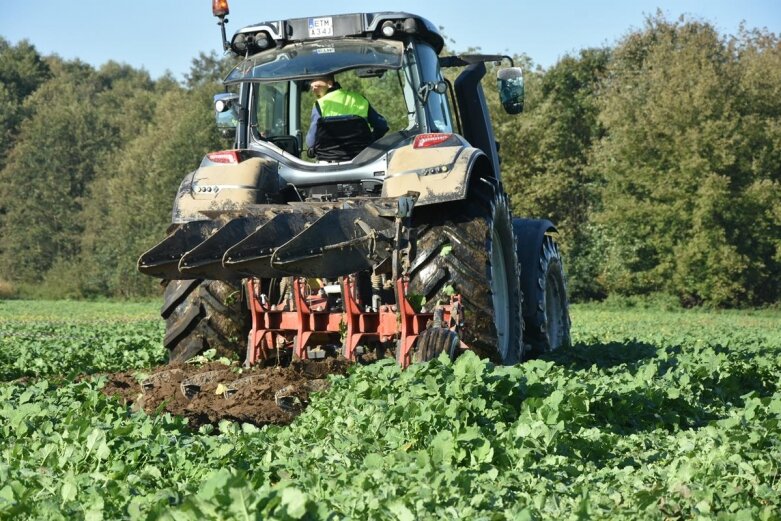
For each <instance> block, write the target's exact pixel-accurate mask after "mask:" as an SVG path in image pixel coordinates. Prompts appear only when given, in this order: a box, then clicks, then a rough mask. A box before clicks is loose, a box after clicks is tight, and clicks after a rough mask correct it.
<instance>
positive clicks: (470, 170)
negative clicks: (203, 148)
mask: <svg viewBox="0 0 781 521" xmlns="http://www.w3.org/2000/svg"><path fill="white" fill-rule="evenodd" d="M215 4H216V5H217V7H215V15H217V16H219V17H220V25H221V27H222V29H223V39H224V47H225V48H226V50H230V51H231V52H233V53H234V54H236V55H237V56H240V57H243V61H241V62H240V63H239V64H238V65H237V66H236V67H235V68H234V69H233V71H231V72H230V74H229V75H228V76H227V78H226V80H225V84H226V90H227V91H226V92H225V93H221V94H218V95H217V96H215V113H216V118H217V125H218V127H219V129H220V130H221V132H222V133H223V134H224V135H225V136H227V137H229V138H230V139H232V140H233V148H231V149H230V150H225V151H220V152H215V153H211V154H207V156H206V157H205V158H204V159H203V161H202V162H201V165H200V167H199V168H198V169H197V170H196V171H194V172H191V173H190V174H188V175H187V176H186V177H185V179H184V180H183V181H182V183H181V186H180V188H179V190H178V193H177V196H176V200H175V202H174V209H173V226H172V231H171V233H170V234H169V235H168V237H166V238H165V239H164V240H163V241H162V242H160V243H159V244H157V245H156V246H154V247H152V248H151V249H150V250H149V251H147V252H146V253H144V254H143V255H142V256H141V258H140V259H139V262H138V268H139V270H140V271H141V272H143V273H146V274H148V275H150V276H154V277H159V278H162V279H165V280H167V281H168V283H167V287H166V293H165V303H164V305H163V309H162V315H163V317H164V318H165V319H166V325H167V328H166V338H165V344H166V347H167V348H168V349H169V352H170V359H171V360H172V361H181V360H185V359H187V358H189V357H191V356H193V355H196V354H198V353H199V352H201V351H202V350H204V349H206V348H209V347H216V348H219V349H223V350H236V351H240V352H245V353H246V362H247V363H248V364H253V363H256V362H258V361H261V360H269V359H274V360H279V359H289V358H290V357H296V358H319V357H323V356H326V355H329V354H334V353H336V352H338V353H339V354H341V355H343V356H344V357H346V358H347V359H349V360H353V359H355V358H356V357H358V356H362V355H363V356H366V355H370V354H372V353H373V354H374V356H387V355H388V354H393V355H394V356H395V357H396V359H397V360H398V361H399V363H400V364H401V365H402V366H407V365H408V364H409V363H411V362H413V361H426V360H429V359H431V358H432V357H435V356H437V355H438V354H439V353H442V352H446V353H448V355H449V356H451V357H455V356H457V355H458V353H460V352H461V351H463V350H464V349H471V350H474V351H476V352H477V353H478V354H479V355H481V356H484V357H488V358H491V359H492V360H494V361H495V362H497V363H503V364H512V363H516V362H519V361H520V360H522V358H523V356H524V354H525V351H526V350H527V349H530V348H534V349H537V350H549V349H556V348H558V347H560V346H563V345H566V344H567V343H568V342H569V314H568V307H567V297H566V285H565V278H564V271H563V267H562V261H561V256H560V254H559V250H558V247H557V245H556V242H555V240H554V235H555V232H556V230H555V228H554V226H553V224H552V223H550V222H549V221H547V220H530V219H518V218H513V217H512V216H511V212H510V208H509V204H508V197H507V195H506V194H505V193H504V190H503V188H502V182H501V174H500V168H499V165H500V162H499V154H498V148H499V147H498V143H497V142H496V140H495V138H494V135H493V130H492V127H491V118H490V114H489V112H488V108H487V104H486V100H485V96H484V92H483V88H482V86H481V80H482V79H483V78H484V77H485V75H486V73H487V71H488V68H487V67H486V63H491V62H496V63H497V64H498V63H500V62H503V61H509V62H510V65H511V66H510V67H507V68H498V67H497V66H491V67H492V68H494V69H497V70H496V72H495V74H496V76H497V82H498V87H499V96H500V99H501V102H502V105H503V107H504V109H505V110H506V111H507V112H508V113H510V114H517V113H519V112H520V111H521V110H522V109H523V80H522V73H521V70H520V69H519V68H516V67H513V66H512V60H511V59H510V58H508V57H505V56H494V55H463V56H443V57H440V56H439V53H440V51H441V50H442V48H443V44H444V42H443V39H442V36H441V35H440V34H439V33H438V31H437V30H436V28H435V26H434V25H433V24H431V23H430V22H429V21H427V20H425V19H423V18H421V17H419V16H415V15H411V14H408V13H369V14H348V15H334V16H322V17H314V18H301V19H292V20H282V21H273V22H265V23H260V24H255V25H252V26H248V27H245V28H243V29H240V30H239V31H237V32H236V33H235V34H234V35H233V37H232V39H231V40H230V41H228V40H227V39H226V37H225V31H224V23H225V22H226V20H225V19H224V17H225V15H226V14H227V4H226V3H225V2H216V3H215ZM447 69H452V70H453V74H452V75H451V74H447V75H446V74H445V71H446V70H447ZM335 76H336V77H338V81H339V83H337V84H335V85H334V84H333V79H336V78H335ZM449 76H453V78H454V81H451V80H450V79H448V77H449ZM323 78H326V79H328V78H330V79H331V85H330V87H329V90H328V92H333V91H334V90H339V88H340V87H342V85H343V86H344V87H342V88H345V90H347V88H349V91H350V92H352V91H358V92H361V93H363V95H364V96H365V98H366V99H368V100H369V101H370V102H371V105H370V109H369V110H368V111H367V110H366V108H365V105H364V108H363V110H364V112H363V114H364V116H365V117H363V119H362V117H361V116H356V115H355V114H347V115H336V116H334V115H332V114H330V112H328V113H327V112H323V111H322V108H321V106H320V103H319V102H317V103H315V102H316V101H317V100H316V98H315V97H314V96H313V94H310V93H309V89H308V86H309V85H310V84H311V85H312V89H311V90H312V92H313V93H314V94H317V93H318V88H319V87H317V85H316V82H322V81H325V80H323ZM340 84H341V85H340ZM358 99H360V98H358ZM313 106H314V107H315V108H314V109H313V108H312V107H313ZM366 114H368V116H366ZM375 114H384V115H385V117H386V118H387V121H388V126H390V132H388V133H386V134H385V135H382V136H379V135H377V134H378V133H377V127H378V124H377V122H378V121H379V120H378V119H377V118H376V117H375ZM380 118H381V119H383V118H382V117H381V116H380ZM364 120H366V121H364ZM345 122H348V123H349V124H346V123H345ZM370 123H371V124H372V125H374V127H375V128H374V129H369V124H370ZM356 124H357V126H356ZM315 128H316V132H315ZM356 128H358V129H359V130H360V129H361V128H365V129H366V131H367V132H371V131H372V130H373V131H374V135H371V137H370V138H367V136H368V135H370V134H363V135H362V136H360V137H359V136H357V134H356V133H354V132H352V130H353V129H356ZM324 129H325V130H324ZM334 129H337V130H334ZM310 131H311V132H310ZM328 132H330V133H328ZM381 133H382V132H379V134H381ZM307 134H310V139H308V140H307V141H309V146H307V147H306V153H305V152H304V149H305V147H304V142H305V140H304V136H305V135H307ZM313 136H314V138H315V140H314V142H312V141H311V137H313ZM504 159H505V161H508V160H511V158H504ZM524 328H525V329H526V339H525V340H524ZM244 338H248V341H247V342H246V343H245V342H244Z"/></svg>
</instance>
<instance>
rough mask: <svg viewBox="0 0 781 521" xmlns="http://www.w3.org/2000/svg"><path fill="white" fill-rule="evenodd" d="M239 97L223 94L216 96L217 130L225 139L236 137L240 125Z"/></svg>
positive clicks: (228, 93) (227, 93)
mask: <svg viewBox="0 0 781 521" xmlns="http://www.w3.org/2000/svg"><path fill="white" fill-rule="evenodd" d="M238 101H239V95H238V94H233V93H230V92H221V93H219V94H215V95H214V114H215V118H216V120H217V130H219V131H220V134H222V136H223V137H227V138H232V137H234V136H235V135H236V127H237V126H238V125H239V103H238Z"/></svg>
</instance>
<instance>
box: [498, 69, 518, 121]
mask: <svg viewBox="0 0 781 521" xmlns="http://www.w3.org/2000/svg"><path fill="white" fill-rule="evenodd" d="M496 81H497V85H498V87H499V99H500V100H501V102H502V107H504V111H505V112H506V113H508V114H520V113H521V112H523V94H524V92H523V69H521V68H520V67H509V68H507V69H501V70H500V71H499V72H498V73H497V74H496Z"/></svg>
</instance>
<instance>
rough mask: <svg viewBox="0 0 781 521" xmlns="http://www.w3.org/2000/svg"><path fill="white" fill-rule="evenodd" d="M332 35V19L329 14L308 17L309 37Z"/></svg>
mask: <svg viewBox="0 0 781 521" xmlns="http://www.w3.org/2000/svg"><path fill="white" fill-rule="evenodd" d="M333 35H334V19H333V18H332V17H330V16H326V17H323V18H310V19H309V37H310V38H319V37H321V36H333Z"/></svg>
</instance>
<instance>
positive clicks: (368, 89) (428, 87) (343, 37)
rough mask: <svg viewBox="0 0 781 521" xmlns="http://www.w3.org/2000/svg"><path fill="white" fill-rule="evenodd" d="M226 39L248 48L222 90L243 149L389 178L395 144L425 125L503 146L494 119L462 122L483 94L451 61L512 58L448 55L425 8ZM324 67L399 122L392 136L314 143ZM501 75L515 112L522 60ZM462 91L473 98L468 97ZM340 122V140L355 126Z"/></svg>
mask: <svg viewBox="0 0 781 521" xmlns="http://www.w3.org/2000/svg"><path fill="white" fill-rule="evenodd" d="M226 11H227V6H226V7H225V9H224V11H220V12H217V11H215V14H216V15H217V16H221V24H222V27H223V28H224V16H225V14H227V12H226ZM221 13H222V14H221ZM223 33H224V31H223ZM223 46H224V47H225V49H226V50H229V51H230V52H232V53H233V54H235V55H236V56H240V57H243V60H242V61H241V62H240V63H239V64H238V65H237V66H236V67H235V68H234V69H233V70H232V71H231V72H230V73H229V74H228V76H227V77H226V79H225V85H226V87H227V89H228V91H229V92H227V93H222V94H218V95H217V96H215V111H216V117H217V125H218V127H219V128H220V130H221V131H222V132H223V134H224V135H227V136H230V137H233V138H234V140H235V142H234V146H235V148H237V149H245V150H250V151H256V152H259V153H264V154H267V155H269V156H271V157H273V158H275V159H277V160H279V161H281V162H282V164H284V165H287V167H289V168H291V169H294V170H298V171H303V172H305V171H307V170H308V169H309V168H311V167H312V166H313V165H312V163H313V162H314V163H319V165H318V168H319V171H321V172H322V169H323V168H324V167H325V168H328V165H333V164H334V163H342V165H341V166H340V167H338V168H339V169H340V170H342V171H344V170H349V169H357V170H358V171H359V172H360V173H359V177H360V176H363V175H365V174H366V173H367V172H370V174H371V177H382V175H377V174H376V173H377V172H385V171H386V170H387V169H386V168H385V166H384V163H385V162H386V161H387V158H386V156H387V154H388V152H389V151H392V150H394V149H396V148H399V147H401V146H405V145H409V144H411V143H412V142H413V141H414V139H415V137H416V136H419V135H422V134H434V133H435V134H453V133H455V134H460V135H462V136H464V137H465V138H466V139H467V141H471V140H470V136H466V135H465V134H470V133H471V134H472V136H471V137H472V138H473V139H474V138H477V139H476V142H477V144H475V146H480V145H481V144H483V145H486V148H487V149H489V150H490V151H489V152H488V153H490V154H492V155H495V153H496V152H495V146H488V140H489V136H486V135H485V134H491V135H490V139H491V140H492V138H493V136H492V132H491V131H490V120H489V121H488V127H489V128H488V129H485V127H486V122H485V121H480V122H479V123H480V124H479V127H482V130H480V129H477V128H476V127H475V125H474V123H475V122H473V121H467V122H462V120H463V119H469V115H470V114H466V115H464V114H463V113H464V112H465V111H466V112H467V113H473V112H475V110H474V109H471V108H469V107H468V105H470V104H473V103H474V102H475V101H478V102H479V100H476V99H473V98H474V97H473V96H458V95H457V92H456V91H457V90H458V89H457V88H454V85H453V84H452V83H451V82H450V81H448V80H447V79H446V78H445V75H444V74H443V68H444V67H454V66H470V65H476V66H483V65H482V62H484V61H489V60H490V61H493V60H502V59H503V58H504V57H502V56H475V55H472V56H471V60H470V59H469V57H454V56H448V57H443V58H440V57H439V53H440V52H441V51H442V48H443V46H444V41H443V38H442V36H441V35H440V34H439V32H438V31H437V29H436V28H435V26H434V25H433V24H432V23H431V22H429V21H428V20H425V19H424V18H421V17H419V16H415V15H411V14H408V13H370V14H344V15H333V16H322V17H312V18H299V19H291V20H283V21H273V22H263V23H258V24H253V25H250V26H247V27H244V28H242V29H240V30H238V31H237V32H236V33H235V34H234V35H233V37H232V39H231V40H230V41H228V40H227V39H224V41H223ZM464 58H465V59H464ZM510 61H511V60H510ZM483 67H484V66H483ZM465 72H466V71H465ZM484 73H485V71H484V69H483V71H482V74H484ZM324 75H334V76H335V79H336V81H337V82H338V83H339V85H340V86H341V87H342V88H343V89H346V90H349V91H353V92H357V93H359V94H361V95H363V96H364V97H365V98H366V99H367V100H368V101H369V103H370V104H371V107H372V109H374V110H375V111H376V112H377V113H379V114H380V115H382V116H383V117H384V118H385V119H386V120H387V122H388V125H389V127H390V130H389V132H388V133H387V134H386V135H385V136H383V137H382V138H381V139H379V140H376V141H374V140H369V141H367V142H366V143H364V144H365V147H364V146H363V145H361V146H360V147H359V148H358V149H356V150H355V152H354V153H351V154H349V155H348V156H347V157H348V158H349V159H342V160H339V159H334V158H331V157H328V156H324V155H323V154H319V153H318V152H317V151H316V150H313V149H312V148H311V147H307V146H306V139H305V137H306V135H307V132H309V127H310V125H311V121H312V112H313V106H314V104H315V101H316V100H315V97H314V95H313V94H312V93H311V92H310V89H309V83H310V81H311V80H312V79H314V78H318V77H323V76H324ZM463 76H464V73H462V76H459V79H458V80H456V83H458V82H459V80H460V79H461V78H462V77H463ZM467 76H468V74H467ZM481 77H482V75H481ZM478 81H479V80H478ZM472 83H473V84H474V83H475V82H472ZM499 83H500V89H502V94H501V96H502V100H503V101H504V102H505V107H509V108H510V111H512V110H516V109H517V108H518V107H522V104H523V101H522V100H523V83H522V75H521V72H520V69H516V68H505V69H502V70H501V74H500V76H499ZM471 88H475V87H474V85H472V87H471ZM481 94H482V93H481ZM459 97H465V98H469V99H463V100H460V101H459V99H458V98H459ZM483 103H484V101H483ZM479 110H481V111H482V108H480V109H479ZM481 119H482V116H481ZM337 123H338V122H337ZM464 123H469V128H470V130H466V131H465V129H464V127H467V125H465V124H464ZM336 127H337V129H336V130H335V131H334V132H332V135H333V136H335V137H334V139H335V141H336V142H337V143H338V141H339V136H340V135H341V136H345V135H346V134H347V133H345V132H344V131H341V130H339V126H338V124H337V125H336ZM352 144H353V145H354V143H352ZM349 145H351V143H346V146H349ZM337 157H338V156H337ZM344 163H348V164H344ZM363 166H370V168H369V169H368V170H367V169H366V168H362V167H363ZM333 168H336V167H335V165H334V167H333ZM383 175H384V174H383ZM298 177H299V178H300V177H301V176H300V175H299V176H298Z"/></svg>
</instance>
